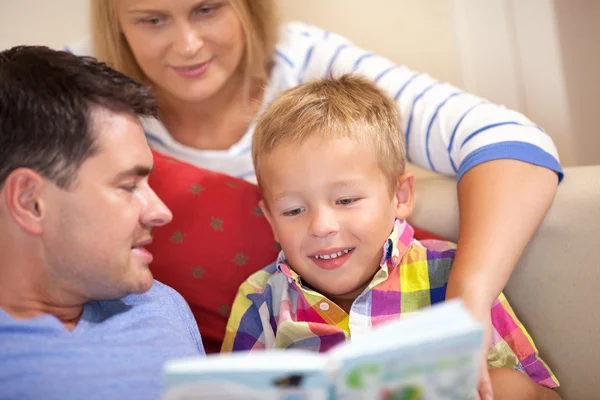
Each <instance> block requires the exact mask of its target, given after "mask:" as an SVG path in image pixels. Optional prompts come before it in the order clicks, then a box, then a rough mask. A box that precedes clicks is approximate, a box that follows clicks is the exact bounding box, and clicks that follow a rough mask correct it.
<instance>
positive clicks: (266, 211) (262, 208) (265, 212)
mask: <svg viewBox="0 0 600 400" xmlns="http://www.w3.org/2000/svg"><path fill="white" fill-rule="evenodd" d="M258 206H259V207H260V211H262V213H263V215H264V216H265V218H266V219H267V222H268V223H269V225H271V230H272V231H273V237H274V238H275V241H277V242H279V238H278V237H277V231H276V230H275V224H274V223H273V216H272V215H271V212H270V211H269V206H267V203H266V202H265V200H264V199H260V201H259V202H258Z"/></svg>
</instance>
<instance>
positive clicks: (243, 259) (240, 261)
mask: <svg viewBox="0 0 600 400" xmlns="http://www.w3.org/2000/svg"><path fill="white" fill-rule="evenodd" d="M232 261H233V263H234V264H237V265H239V266H244V265H246V263H247V262H248V257H247V256H246V255H245V254H244V253H237V254H236V255H235V257H234V258H233V260H232Z"/></svg>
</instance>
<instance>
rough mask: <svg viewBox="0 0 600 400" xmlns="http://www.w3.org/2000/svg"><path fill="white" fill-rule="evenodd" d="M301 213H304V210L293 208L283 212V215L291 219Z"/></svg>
mask: <svg viewBox="0 0 600 400" xmlns="http://www.w3.org/2000/svg"><path fill="white" fill-rule="evenodd" d="M302 211H304V208H294V209H293V210H289V211H284V212H283V215H284V216H286V217H293V216H294V215H298V214H300V213H301V212H302Z"/></svg>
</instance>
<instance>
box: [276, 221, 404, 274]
mask: <svg viewBox="0 0 600 400" xmlns="http://www.w3.org/2000/svg"><path fill="white" fill-rule="evenodd" d="M414 233H415V231H414V229H413V228H412V227H411V226H410V225H409V224H408V223H407V222H406V221H405V220H402V221H401V220H398V219H396V221H394V228H393V229H392V233H391V234H390V236H388V238H387V240H386V241H385V244H384V245H383V256H382V257H381V262H380V263H379V265H380V266H381V268H382V269H387V266H388V265H391V266H392V267H393V268H395V267H397V266H398V265H399V264H400V261H401V260H402V257H404V254H405V253H406V251H407V250H408V247H409V246H410V245H411V243H412V241H413V237H414ZM277 269H278V270H279V271H280V272H281V273H283V274H284V275H285V276H287V277H288V279H290V280H293V281H295V282H296V283H298V284H300V277H299V276H298V274H297V273H296V272H295V271H294V270H293V269H292V268H290V266H289V264H288V261H287V258H286V257H285V254H284V253H283V250H282V251H280V252H279V256H278V257H277Z"/></svg>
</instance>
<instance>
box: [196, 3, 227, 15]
mask: <svg viewBox="0 0 600 400" xmlns="http://www.w3.org/2000/svg"><path fill="white" fill-rule="evenodd" d="M220 7H221V6H220V5H219V4H215V5H207V6H200V7H198V8H197V9H196V12H197V13H198V14H200V15H204V16H207V15H210V14H214V12H215V11H217V10H218V9H219V8H220Z"/></svg>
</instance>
